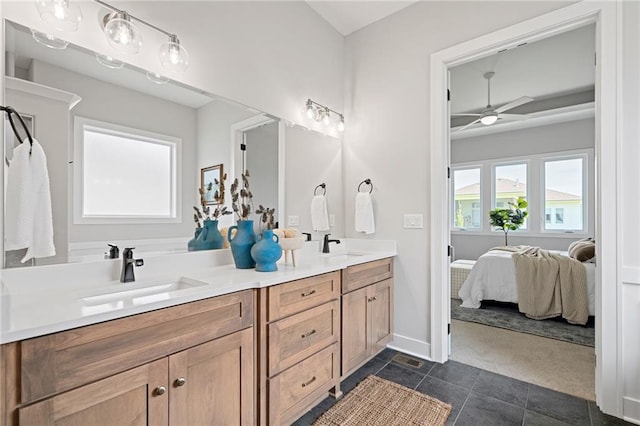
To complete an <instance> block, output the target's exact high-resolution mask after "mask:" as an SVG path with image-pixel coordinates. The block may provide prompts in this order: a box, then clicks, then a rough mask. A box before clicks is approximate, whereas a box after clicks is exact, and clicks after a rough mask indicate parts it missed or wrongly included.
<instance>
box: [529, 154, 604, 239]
mask: <svg viewBox="0 0 640 426" xmlns="http://www.w3.org/2000/svg"><path fill="white" fill-rule="evenodd" d="M575 159H581V160H582V229H573V230H569V229H545V222H544V220H543V223H542V224H541V226H540V233H541V234H544V235H547V236H548V235H553V234H568V235H576V234H577V235H586V234H591V231H590V230H591V226H592V225H591V221H590V218H589V217H588V216H589V203H591V202H593V201H592V199H591V198H592V197H589V191H590V189H591V188H593V186H592V184H593V182H592V181H591V178H590V173H589V164H591V162H592V161H593V150H591V149H587V150H580V151H572V152H565V153H556V154H554V155H549V154H546V155H545V156H543V157H541V158H540V203H541V204H542V210H544V206H545V196H546V194H545V187H546V184H547V182H546V173H545V172H546V170H545V164H546V163H547V162H552V161H563V160H575ZM543 219H544V216H543ZM551 219H552V223H556V222H555V221H556V216H555V209H554V211H552V213H551Z"/></svg>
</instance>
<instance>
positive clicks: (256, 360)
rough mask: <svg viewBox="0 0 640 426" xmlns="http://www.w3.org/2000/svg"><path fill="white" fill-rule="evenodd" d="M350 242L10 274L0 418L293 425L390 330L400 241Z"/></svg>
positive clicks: (6, 274) (0, 327)
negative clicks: (242, 259)
mask: <svg viewBox="0 0 640 426" xmlns="http://www.w3.org/2000/svg"><path fill="white" fill-rule="evenodd" d="M342 241H343V244H341V245H340V246H338V247H336V249H335V250H334V252H333V253H329V254H323V253H320V250H319V246H318V244H317V242H316V241H313V242H311V243H307V244H306V246H305V248H303V249H302V250H300V252H299V253H298V261H297V266H295V267H294V266H292V265H290V264H286V263H284V261H282V260H281V261H280V262H279V263H278V271H277V272H270V273H260V272H256V271H254V270H240V269H235V267H234V266H233V263H232V261H231V256H230V254H229V251H228V250H218V251H215V252H211V251H209V252H199V253H185V254H183V255H172V256H170V257H167V256H157V257H152V258H148V259H145V266H144V267H141V268H136V275H137V280H136V281H135V282H133V283H127V284H122V283H120V282H119V281H117V280H116V279H115V278H114V277H115V276H117V274H118V273H119V270H118V268H119V267H120V263H119V262H120V261H119V260H117V259H116V260H105V261H103V262H90V263H82V264H77V265H53V266H49V267H41V268H28V269H25V270H5V271H3V275H2V279H3V291H2V293H1V296H0V300H1V303H2V305H1V307H0V310H1V311H0V312H1V313H2V318H1V322H0V339H1V340H0V343H1V344H2V346H0V350H1V351H2V354H1V355H2V358H1V359H2V365H0V377H1V379H0V419H1V420H0V425H3V426H4V425H41V424H113V425H120V424H153V425H163V424H165V425H166V424H172V425H187V424H189V425H201V424H225V425H226V424H242V425H255V424H260V425H267V424H269V425H281V424H290V423H292V422H293V421H295V420H296V419H297V418H298V417H300V416H301V415H302V414H304V413H305V412H306V411H307V410H308V409H310V408H311V407H313V406H314V405H316V404H317V403H318V402H320V401H321V400H322V399H324V398H326V396H327V395H328V393H330V394H332V395H334V396H335V397H340V395H341V391H340V382H341V381H342V380H343V379H344V378H346V377H347V376H348V375H349V374H351V373H352V372H353V371H355V370H356V369H357V368H358V367H360V366H361V365H362V364H364V363H365V362H366V361H367V360H369V359H370V358H371V357H373V356H374V355H375V354H376V353H378V352H379V351H380V350H382V349H383V348H384V347H385V345H386V344H387V343H388V342H389V341H390V340H391V338H392V332H393V257H394V256H395V255H396V247H395V242H393V241H376V240H342ZM100 277H102V279H100ZM104 277H110V278H114V279H113V280H112V281H105V280H104Z"/></svg>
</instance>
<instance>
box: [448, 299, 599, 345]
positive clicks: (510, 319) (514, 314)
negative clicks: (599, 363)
mask: <svg viewBox="0 0 640 426" xmlns="http://www.w3.org/2000/svg"><path fill="white" fill-rule="evenodd" d="M460 303H462V302H461V301H460V300H458V299H451V318H453V319H457V320H460V321H468V322H476V323H478V324H484V325H488V326H491V327H499V328H505V329H507V330H513V331H519V332H521V333H529V334H535V335H536V336H542V337H548V338H550V339H556V340H562V341H564V342H569V343H576V344H578V345H584V346H592V347H593V346H595V328H594V327H593V318H590V319H589V322H588V323H587V325H586V326H582V325H573V324H569V323H567V322H565V321H564V320H560V319H549V320H544V321H536V320H532V319H530V318H527V317H526V316H525V315H524V314H521V313H520V312H519V311H518V308H517V306H516V305H511V304H503V303H491V302H482V307H481V308H480V309H472V308H462V307H461V306H460Z"/></svg>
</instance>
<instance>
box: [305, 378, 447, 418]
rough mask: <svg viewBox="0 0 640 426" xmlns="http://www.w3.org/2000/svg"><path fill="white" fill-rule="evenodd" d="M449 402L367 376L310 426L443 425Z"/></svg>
mask: <svg viewBox="0 0 640 426" xmlns="http://www.w3.org/2000/svg"><path fill="white" fill-rule="evenodd" d="M450 413H451V405H449V404H447V403H444V402H442V401H440V400H438V399H435V398H433V397H431V396H428V395H425V394H423V393H420V392H418V391H415V390H413V389H409V388H406V387H404V386H401V385H399V384H397V383H393V382H390V381H388V380H385V379H381V378H380V377H377V376H368V377H367V378H366V379H364V380H363V381H361V382H360V383H359V384H358V386H356V387H355V388H354V389H353V390H352V391H350V392H349V393H347V395H346V396H345V397H344V399H342V400H341V401H340V402H338V403H337V404H336V405H334V406H333V407H331V408H330V409H329V410H328V411H327V412H326V413H324V414H323V415H322V416H320V417H319V418H318V420H316V422H315V423H314V426H337V425H343V426H360V425H379V426H396V425H397V426H404V425H416V426H417V425H425V426H427V425H434V426H435V425H440V426H442V425H444V424H445V423H446V422H447V418H448V417H449V414H450Z"/></svg>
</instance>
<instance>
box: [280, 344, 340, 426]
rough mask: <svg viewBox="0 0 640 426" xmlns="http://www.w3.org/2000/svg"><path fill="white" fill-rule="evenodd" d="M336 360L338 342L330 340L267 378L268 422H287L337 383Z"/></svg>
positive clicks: (337, 369) (337, 356)
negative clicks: (288, 367)
mask: <svg viewBox="0 0 640 426" xmlns="http://www.w3.org/2000/svg"><path fill="white" fill-rule="evenodd" d="M339 363H340V361H339V345H338V343H334V344H333V345H331V346H329V347H328V348H326V349H323V350H322V351H320V352H318V353H317V354H315V355H313V356H311V357H309V358H307V359H306V360H304V361H302V362H300V363H299V364H296V365H295V366H293V367H291V368H290V369H288V370H286V371H284V372H283V373H281V374H279V375H277V376H275V377H274V378H272V379H269V424H273V425H277V424H288V423H289V422H290V421H291V420H293V419H295V418H297V417H298V416H299V415H300V414H302V412H304V411H306V410H307V409H308V405H309V404H310V403H313V402H314V401H315V400H316V399H318V398H319V397H321V396H322V395H323V394H325V393H327V392H328V391H329V390H330V389H331V388H332V387H333V386H335V385H337V383H338V380H339V376H340V372H339V369H340V367H339Z"/></svg>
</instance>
